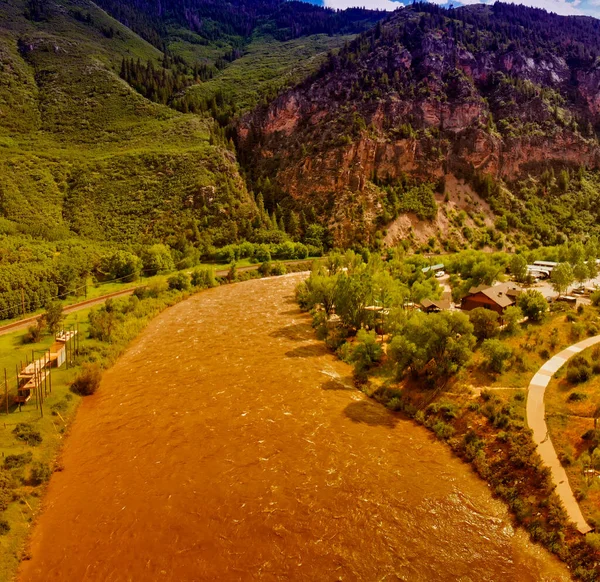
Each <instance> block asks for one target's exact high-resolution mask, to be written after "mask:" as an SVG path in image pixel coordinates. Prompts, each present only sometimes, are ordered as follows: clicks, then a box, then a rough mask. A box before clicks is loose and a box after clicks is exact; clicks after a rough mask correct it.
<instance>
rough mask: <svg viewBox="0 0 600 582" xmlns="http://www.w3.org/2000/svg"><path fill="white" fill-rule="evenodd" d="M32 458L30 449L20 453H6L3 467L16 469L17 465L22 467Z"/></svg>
mask: <svg viewBox="0 0 600 582" xmlns="http://www.w3.org/2000/svg"><path fill="white" fill-rule="evenodd" d="M32 458H33V454H32V453H31V451H28V452H26V453H22V454H20V455H7V456H6V458H5V459H4V468H5V469H16V468H17V467H22V466H23V465H27V463H31V459H32Z"/></svg>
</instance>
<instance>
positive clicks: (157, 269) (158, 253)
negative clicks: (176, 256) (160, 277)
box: [142, 244, 175, 275]
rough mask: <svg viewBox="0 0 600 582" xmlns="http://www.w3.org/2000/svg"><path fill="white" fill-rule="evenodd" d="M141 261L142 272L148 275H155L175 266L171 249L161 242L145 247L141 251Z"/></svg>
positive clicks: (170, 269)
mask: <svg viewBox="0 0 600 582" xmlns="http://www.w3.org/2000/svg"><path fill="white" fill-rule="evenodd" d="M142 263H143V265H144V272H145V273H147V274H148V275H157V274H158V273H164V272H166V271H172V270H173V269H174V268H175V265H174V264H173V257H172V256H171V251H170V250H169V248H168V247H166V246H165V245H162V244H155V245H152V246H151V247H148V248H145V249H144V250H143V252H142Z"/></svg>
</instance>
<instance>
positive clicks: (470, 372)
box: [457, 304, 598, 390]
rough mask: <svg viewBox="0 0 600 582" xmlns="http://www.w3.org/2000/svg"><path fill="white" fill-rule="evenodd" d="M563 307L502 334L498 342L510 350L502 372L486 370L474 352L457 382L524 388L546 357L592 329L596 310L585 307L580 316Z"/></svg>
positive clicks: (494, 386)
mask: <svg viewBox="0 0 600 582" xmlns="http://www.w3.org/2000/svg"><path fill="white" fill-rule="evenodd" d="M556 305H560V304H556ZM563 305H564V304H563ZM558 309H563V308H562V307H558ZM564 309H566V310H567V311H566V312H563V311H560V312H551V313H549V314H547V316H546V317H545V319H544V320H543V321H542V322H540V323H534V322H531V323H529V322H527V323H525V324H523V325H522V326H521V327H520V329H519V330H518V331H517V332H516V333H515V334H512V335H507V334H503V335H502V337H501V339H502V342H503V343H504V344H506V345H507V346H509V347H510V348H511V349H512V351H513V357H512V358H511V360H510V365H509V366H507V367H506V369H505V371H504V372H503V373H501V374H495V373H492V372H490V371H488V370H486V369H485V367H484V366H483V365H482V364H483V360H484V358H483V355H482V354H481V352H480V351H477V352H475V355H474V357H473V361H472V363H471V365H470V366H469V368H468V369H467V370H465V371H464V372H462V373H461V375H460V376H459V378H458V379H457V381H458V382H459V383H461V384H465V385H467V386H469V387H471V388H474V389H476V390H482V389H484V388H494V389H497V388H523V389H527V387H528V386H529V382H530V381H531V379H532V378H533V376H534V374H535V373H536V372H537V371H538V369H539V368H540V367H541V366H542V365H543V364H544V363H545V362H546V361H547V360H548V359H550V358H551V357H552V356H553V355H555V354H557V353H558V352H560V351H561V350H562V349H564V348H566V347H568V346H570V345H571V344H573V343H576V342H577V341H578V340H579V339H584V338H585V335H582V334H583V333H585V329H587V328H590V329H592V328H593V326H594V325H595V324H596V323H597V321H598V312H597V310H596V309H594V308H591V307H586V308H585V310H584V312H583V313H582V314H580V315H575V312H574V311H573V310H571V309H570V308H568V307H565V308H564ZM567 313H571V314H572V316H573V317H575V321H569V318H567ZM574 324H575V325H574ZM581 325H583V326H584V329H583V330H582V329H581V328H580V327H579V326H581Z"/></svg>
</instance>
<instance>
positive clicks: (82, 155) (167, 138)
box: [0, 0, 257, 319]
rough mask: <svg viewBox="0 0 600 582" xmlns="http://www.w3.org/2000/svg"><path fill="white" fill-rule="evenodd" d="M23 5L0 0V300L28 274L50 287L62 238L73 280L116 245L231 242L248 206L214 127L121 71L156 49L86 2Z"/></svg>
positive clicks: (189, 250) (183, 247)
mask: <svg viewBox="0 0 600 582" xmlns="http://www.w3.org/2000/svg"><path fill="white" fill-rule="evenodd" d="M31 4H32V3H31V2H26V1H25V0H10V2H8V3H2V4H0V60H1V65H0V236H1V237H2V239H0V247H2V248H4V249H5V252H2V253H0V307H3V306H9V305H12V303H14V301H13V299H14V297H13V296H14V294H15V293H16V291H15V290H16V289H20V288H21V287H25V288H26V290H30V289H31V280H32V279H36V280H37V279H40V278H41V279H44V280H48V281H51V283H52V285H51V288H53V289H54V288H55V286H54V285H55V284H56V283H57V280H58V279H60V278H61V276H60V274H59V271H60V268H61V267H60V265H59V263H60V256H61V253H62V254H63V255H64V256H65V258H67V257H68V256H69V254H70V253H73V252H74V251H73V249H79V250H81V249H83V250H81V252H79V250H78V251H77V252H76V253H75V254H76V256H77V259H76V260H75V259H73V263H74V264H73V265H72V270H73V271H76V273H75V274H74V275H73V276H74V277H75V278H77V277H78V276H83V275H84V274H85V273H90V272H93V271H94V270H95V269H96V267H97V266H98V261H99V259H100V258H101V256H102V255H103V254H107V253H110V252H113V251H114V250H116V249H117V248H126V249H128V250H131V251H134V252H137V253H138V254H140V253H141V252H142V249H143V247H145V246H148V245H152V244H155V243H158V242H165V243H167V244H170V245H171V246H172V254H173V258H174V259H177V258H181V257H182V256H186V255H189V254H193V255H194V256H197V255H198V252H206V251H207V249H209V248H211V246H212V245H213V244H216V245H217V246H222V245H225V244H228V243H234V242H237V236H238V234H237V233H238V230H237V225H238V224H240V223H241V222H243V221H244V219H246V218H247V219H248V220H250V219H251V218H252V217H254V215H255V214H257V212H256V206H255V204H254V201H253V199H252V198H251V197H250V196H249V195H248V193H247V191H246V189H245V186H244V182H243V180H242V178H241V176H240V175H239V173H238V166H237V162H236V159H235V155H234V153H232V152H231V151H230V149H228V146H227V144H226V142H225V139H224V138H223V137H222V131H221V129H220V128H218V127H217V126H215V124H214V122H213V121H212V120H211V119H203V118H202V117H199V116H197V115H182V114H180V113H177V112H176V111H173V110H172V109H170V108H168V107H165V106H162V105H158V104H155V103H152V102H150V101H148V100H146V99H144V98H143V97H142V96H141V95H139V94H138V93H136V92H135V91H134V90H133V89H132V88H131V87H129V85H127V84H126V83H125V82H124V81H123V80H122V79H120V78H119V75H118V68H119V66H120V63H121V61H122V59H123V57H127V58H134V59H138V58H139V59H140V60H145V61H147V60H153V61H155V62H156V63H158V62H159V58H160V56H161V54H160V52H159V51H158V50H157V49H155V48H154V47H152V46H151V45H149V44H148V43H147V42H145V41H143V40H142V39H141V38H139V37H138V36H136V35H135V34H133V33H132V32H131V31H129V30H128V29H127V28H125V27H124V26H122V25H121V24H119V23H118V22H116V21H114V20H113V19H111V18H110V17H109V16H108V15H106V14H105V13H104V12H102V11H101V10H100V9H99V8H97V7H96V6H95V5H94V4H93V3H91V2H88V1H78V2H70V1H68V0H61V1H57V2H49V3H44V4H43V5H42V6H43V9H42V12H41V13H39V14H37V15H36V17H35V19H31V18H33V17H32V16H31V15H30V18H29V19H28V18H27V17H26V13H27V8H28V5H31ZM57 243H59V244H58V246H57ZM40 245H41V246H42V247H43V246H44V245H45V246H46V248H47V249H48V251H47V252H46V253H42V254H43V260H41V262H40V259H39V252H38V251H39V247H40ZM33 248H35V249H36V252H24V249H33ZM197 249H200V251H198V250H197ZM17 250H18V252H16V251H17ZM29 256H31V257H34V258H33V259H32V260H31V261H28V260H27V257H29ZM17 265H18V268H17ZM40 268H42V269H43V273H42V274H40V273H39V272H38V269H40ZM34 270H35V272H36V275H35V276H33V271H34ZM58 287H61V285H60V284H59V285H58ZM31 293H32V296H31V297H28V298H27V308H29V307H32V308H33V307H35V306H36V301H37V300H36V299H35V290H32V291H31ZM42 296H47V294H44V293H42ZM29 299H31V301H29ZM0 311H2V309H0ZM9 315H12V314H9ZM5 316H6V314H5ZM2 318H3V315H2V314H0V319H2Z"/></svg>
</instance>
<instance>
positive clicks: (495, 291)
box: [460, 283, 521, 315]
mask: <svg viewBox="0 0 600 582" xmlns="http://www.w3.org/2000/svg"><path fill="white" fill-rule="evenodd" d="M520 293H521V290H520V289H519V288H518V287H517V286H516V285H515V284H514V283H500V284H499V285H494V286H492V287H490V286H489V285H480V286H479V287H471V289H469V294H468V295H466V296H465V297H464V298H463V300H462V301H461V305H460V307H461V309H462V310H464V311H471V310H473V309H477V308H478V307H483V308H484V309H491V310H492V311H495V312H496V313H498V314H500V315H502V314H503V313H504V310H505V309H506V308H507V307H510V306H511V305H514V304H515V303H516V301H517V297H518V295H519V294H520Z"/></svg>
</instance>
